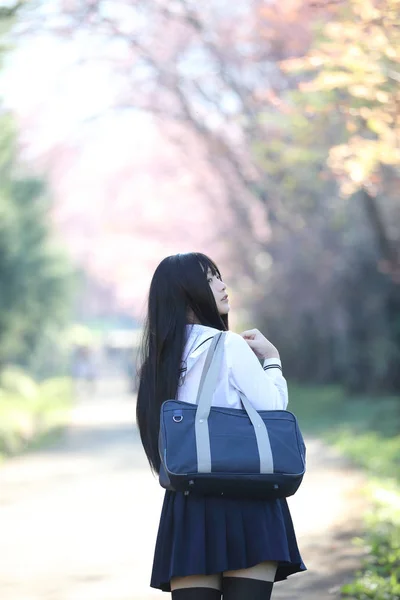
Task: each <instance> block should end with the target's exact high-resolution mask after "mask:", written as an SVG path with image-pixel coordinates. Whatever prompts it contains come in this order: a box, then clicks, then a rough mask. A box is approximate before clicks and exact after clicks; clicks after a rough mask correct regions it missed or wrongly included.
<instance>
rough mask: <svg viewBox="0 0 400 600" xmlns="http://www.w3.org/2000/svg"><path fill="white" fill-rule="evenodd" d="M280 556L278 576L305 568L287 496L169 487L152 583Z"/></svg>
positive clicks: (165, 586)
mask: <svg viewBox="0 0 400 600" xmlns="http://www.w3.org/2000/svg"><path fill="white" fill-rule="evenodd" d="M264 561H277V562H278V570H277V572H276V576H275V581H282V580H283V579H286V578H287V577H288V576H289V575H292V574H293V573H297V572H299V571H305V570H306V567H305V565H304V563H303V561H302V559H301V556H300V552H299V549H298V547H297V541H296V535H295V532H294V529H293V523H292V519H291V516H290V512H289V508H288V505H287V502H286V500H284V499H283V500H272V501H266V500H242V499H240V500H238V499H232V498H231V499H229V498H223V497H203V496H194V495H189V496H185V495H184V494H183V493H180V492H166V493H165V498H164V504H163V508H162V513H161V519H160V526H159V530H158V536H157V542H156V549H155V555H154V564H153V572H152V577H151V587H154V588H158V589H160V590H163V591H164V592H169V591H170V590H171V588H170V580H171V578H172V577H185V576H186V575H203V574H204V575H212V574H214V573H222V572H224V571H233V570H236V569H246V568H248V567H252V566H255V565H257V564H259V563H261V562H264Z"/></svg>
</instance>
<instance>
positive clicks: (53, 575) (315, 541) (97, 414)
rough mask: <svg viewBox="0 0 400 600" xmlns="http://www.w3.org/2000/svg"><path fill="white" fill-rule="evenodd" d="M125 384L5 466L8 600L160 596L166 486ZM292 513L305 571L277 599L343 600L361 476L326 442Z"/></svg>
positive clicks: (2, 567)
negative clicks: (156, 551) (149, 457)
mask: <svg viewBox="0 0 400 600" xmlns="http://www.w3.org/2000/svg"><path fill="white" fill-rule="evenodd" d="M133 415H134V402H133V400H132V398H131V397H130V396H128V395H127V394H125V393H124V390H123V388H122V387H121V385H120V386H119V389H117V387H116V385H115V384H114V385H113V386H111V387H110V386H108V387H107V386H104V387H103V390H102V393H101V395H98V397H97V398H95V399H91V400H86V401H83V402H81V403H80V405H78V406H77V407H76V409H75V410H74V414H73V419H72V424H71V427H70V428H69V429H68V431H67V433H66V434H65V435H64V437H63V439H62V440H61V441H60V442H59V443H58V444H57V446H54V447H53V448H51V449H47V450H44V451H40V452H36V453H34V454H31V455H27V456H24V457H21V458H18V459H14V460H11V461H9V462H7V463H6V464H5V465H3V466H2V467H1V468H0V532H1V534H0V557H1V559H0V598H1V599H2V600H150V599H151V598H157V597H158V598H167V597H168V596H167V595H163V594H162V593H161V592H158V591H156V590H151V589H150V588H149V587H148V581H149V577H150V569H151V561H152V552H153V545H154V540H155V536H156V531H157V526H158V518H159V510H160V506H161V502H162V490H161V488H159V486H158V483H157V481H156V480H155V479H154V478H153V477H152V475H151V474H150V473H149V469H148V467H147V463H146V461H145V458H144V456H143V453H142V450H141V447H140V443H139V440H138V434H137V432H136V431H135V430H134V429H133V427H132V421H133ZM307 445H308V474H307V477H306V479H305V481H304V483H303V486H302V488H301V489H300V491H299V492H298V493H297V494H296V496H295V497H293V498H292V499H290V507H291V511H292V516H293V520H294V523H295V527H296V531H297V534H298V541H299V545H300V548H301V551H302V554H303V558H304V561H305V563H306V565H307V566H308V568H309V571H308V572H307V573H305V574H299V575H294V576H292V577H290V578H289V580H288V581H287V582H282V583H279V584H277V585H276V587H275V591H274V594H273V597H274V598H275V599H276V600H278V599H281V600H284V599H285V600H289V599H290V600H292V599H295V598H307V600H314V599H315V600H317V599H318V600H324V599H325V598H326V599H335V598H338V597H339V594H338V588H339V586H340V585H341V584H342V583H343V582H344V581H346V580H348V578H349V574H350V573H351V572H352V570H353V569H354V568H355V567H356V566H357V565H358V561H359V556H358V554H357V551H356V550H355V549H354V548H353V547H352V545H351V544H350V539H351V537H352V535H353V534H354V533H356V532H357V530H358V529H359V527H360V514H361V512H362V509H363V500H362V498H360V492H359V489H360V486H361V485H362V478H361V476H360V475H359V474H358V473H357V472H355V471H352V470H351V469H349V468H348V467H347V466H346V464H345V462H344V461H343V459H341V458H340V457H338V456H337V455H336V454H335V453H333V452H332V451H330V450H328V449H327V448H326V447H324V446H323V445H322V444H321V443H320V442H319V441H317V440H307Z"/></svg>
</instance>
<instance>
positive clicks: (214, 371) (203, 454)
mask: <svg viewBox="0 0 400 600" xmlns="http://www.w3.org/2000/svg"><path fill="white" fill-rule="evenodd" d="M224 342H225V333H224V332H221V333H219V334H217V335H215V336H214V339H213V341H212V342H211V345H210V348H209V349H208V353H207V356H206V361H205V364H204V368H203V372H202V374H201V379H200V385H199V391H198V394H197V400H196V402H197V411H196V419H195V436H196V449H197V470H198V472H199V473H211V444H210V431H209V427H208V417H209V414H210V410H211V403H212V398H213V395H214V391H215V389H216V387H217V383H218V377H219V374H220V371H221V365H222V360H223V353H224ZM240 400H241V403H242V406H243V408H244V410H245V411H246V413H247V416H248V417H249V419H250V421H251V423H252V425H253V427H254V433H255V436H256V442H257V448H258V453H259V456H260V473H273V472H274V461H273V456H272V449H271V443H270V440H269V435H268V430H267V428H266V425H265V423H264V421H263V420H262V418H261V416H260V415H259V414H258V412H257V411H256V409H255V408H254V407H253V406H252V404H251V403H250V402H249V401H248V399H247V398H246V396H245V395H244V394H242V393H241V392H240Z"/></svg>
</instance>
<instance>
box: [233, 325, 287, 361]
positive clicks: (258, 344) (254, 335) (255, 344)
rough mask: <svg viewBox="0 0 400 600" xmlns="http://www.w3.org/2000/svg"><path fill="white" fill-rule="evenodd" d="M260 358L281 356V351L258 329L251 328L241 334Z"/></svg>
mask: <svg viewBox="0 0 400 600" xmlns="http://www.w3.org/2000/svg"><path fill="white" fill-rule="evenodd" d="M240 335H241V336H242V338H243V339H244V340H246V342H247V343H248V345H249V346H250V348H251V349H252V350H253V352H254V354H255V355H256V356H258V358H279V352H278V350H277V349H276V348H275V346H274V345H273V344H271V342H270V341H269V340H267V338H266V337H265V336H264V335H263V334H262V333H261V331H259V330H258V329H249V330H248V331H243V333H241V334H240Z"/></svg>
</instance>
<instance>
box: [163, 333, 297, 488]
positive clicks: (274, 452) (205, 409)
mask: <svg viewBox="0 0 400 600" xmlns="http://www.w3.org/2000/svg"><path fill="white" fill-rule="evenodd" d="M224 337H225V334H224V333H223V332H221V333H219V334H217V335H216V336H214V338H213V341H212V342H211V345H210V348H209V350H208V353H207V357H206V361H205V365H204V369H203V373H202V376H201V381H200V385H199V391H198V395H197V401H196V404H192V403H188V402H180V401H178V400H167V401H165V402H163V404H162V406H161V415H160V436H159V451H160V457H161V470H160V484H161V485H162V486H163V487H165V488H167V489H170V490H174V491H181V492H185V493H189V492H192V493H196V494H201V495H213V496H221V495H224V496H227V497H234V498H235V497H243V498H262V499H275V498H284V497H287V496H291V495H293V494H294V493H295V492H296V491H297V489H298V488H299V486H300V484H301V481H302V479H303V476H304V473H305V454H306V448H305V444H304V441H303V437H302V435H301V432H300V429H299V426H298V423H297V420H296V417H295V416H294V415H293V414H292V413H291V412H289V411H287V410H260V411H257V410H255V408H254V407H253V406H252V405H251V403H250V402H249V400H248V399H247V398H246V397H245V396H244V395H241V402H242V406H243V408H242V409H237V408H225V407H219V406H211V404H212V398H213V394H214V390H215V388H216V385H217V382H218V377H219V375H220V371H221V364H222V360H223V352H224Z"/></svg>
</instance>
